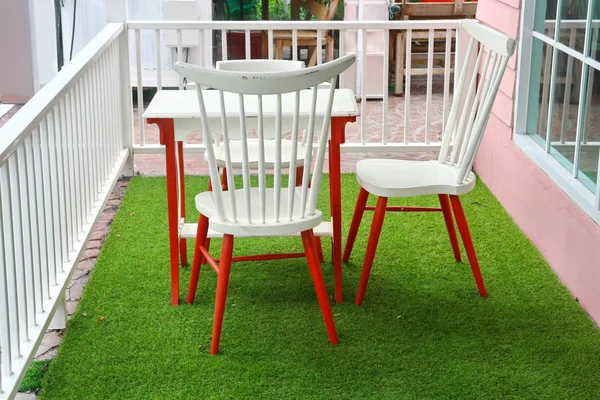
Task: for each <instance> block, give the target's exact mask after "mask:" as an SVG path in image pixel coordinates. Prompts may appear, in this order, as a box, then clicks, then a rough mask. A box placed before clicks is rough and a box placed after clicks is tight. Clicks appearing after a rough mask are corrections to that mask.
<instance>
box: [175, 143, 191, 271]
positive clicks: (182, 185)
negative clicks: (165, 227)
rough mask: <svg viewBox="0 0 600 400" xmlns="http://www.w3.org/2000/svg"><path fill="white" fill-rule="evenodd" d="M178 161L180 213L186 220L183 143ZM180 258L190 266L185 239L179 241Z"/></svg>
mask: <svg viewBox="0 0 600 400" xmlns="http://www.w3.org/2000/svg"><path fill="white" fill-rule="evenodd" d="M177 160H178V161H179V164H178V172H179V198H180V199H181V201H180V205H181V209H180V213H181V218H182V219H183V220H185V179H184V177H185V172H184V169H183V142H181V141H179V142H177ZM179 258H180V259H181V265H188V264H189V263H188V257H187V240H186V239H184V238H180V239H179Z"/></svg>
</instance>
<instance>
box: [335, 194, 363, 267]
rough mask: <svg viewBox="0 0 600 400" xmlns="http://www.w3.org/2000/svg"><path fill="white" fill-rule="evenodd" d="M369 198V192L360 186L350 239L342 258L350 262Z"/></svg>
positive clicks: (349, 234) (347, 241)
mask: <svg viewBox="0 0 600 400" xmlns="http://www.w3.org/2000/svg"><path fill="white" fill-rule="evenodd" d="M368 199H369V192H367V191H366V190H365V189H363V188H360V192H359V193H358V199H357V200H356V207H355V208H354V215H353V216H352V224H351V225H350V232H348V239H347V240H346V247H345V248H344V257H343V258H342V261H343V262H348V260H350V254H352V248H353V247H354V242H355V241H356V235H357V234H358V228H359V227H360V221H362V217H363V214H364V212H365V207H366V206H367V200H368Z"/></svg>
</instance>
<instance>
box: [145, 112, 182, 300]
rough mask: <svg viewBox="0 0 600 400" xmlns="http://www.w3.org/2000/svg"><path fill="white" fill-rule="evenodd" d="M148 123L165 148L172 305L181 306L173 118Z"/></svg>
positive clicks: (151, 120) (155, 119)
mask: <svg viewBox="0 0 600 400" xmlns="http://www.w3.org/2000/svg"><path fill="white" fill-rule="evenodd" d="M147 123H149V124H156V125H158V129H159V131H160V144H162V145H163V146H165V156H166V157H165V158H166V160H165V164H166V175H167V176H166V181H167V207H168V214H167V215H168V220H169V261H170V269H171V304H173V305H177V304H179V215H178V214H179V210H178V209H177V207H178V197H179V195H180V193H179V192H178V190H177V161H176V160H177V159H176V152H177V144H176V143H175V124H174V122H173V119H172V118H148V121H147Z"/></svg>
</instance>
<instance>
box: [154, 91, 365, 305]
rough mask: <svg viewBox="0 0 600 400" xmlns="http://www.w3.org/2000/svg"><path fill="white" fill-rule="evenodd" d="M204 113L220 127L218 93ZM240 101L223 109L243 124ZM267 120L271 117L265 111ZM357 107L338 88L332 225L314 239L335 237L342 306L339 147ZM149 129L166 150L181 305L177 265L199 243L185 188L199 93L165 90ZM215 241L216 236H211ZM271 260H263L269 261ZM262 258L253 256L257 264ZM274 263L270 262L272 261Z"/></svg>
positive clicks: (306, 111)
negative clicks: (190, 244)
mask: <svg viewBox="0 0 600 400" xmlns="http://www.w3.org/2000/svg"><path fill="white" fill-rule="evenodd" d="M328 93H329V91H328V90H322V89H319V90H318V95H317V111H316V113H317V116H324V115H325V110H324V108H325V106H326V104H327V100H326V99H327V95H328ZM203 96H204V103H205V107H206V113H207V115H208V117H209V119H210V121H209V125H210V126H220V118H221V109H220V101H219V97H218V92H217V91H216V90H204V91H203ZM294 96H295V94H293V93H291V94H284V95H282V114H283V117H284V118H283V119H284V121H282V122H283V124H284V126H285V125H287V124H291V118H292V116H293V113H294V105H295V99H294ZM238 99H239V96H238V95H237V94H233V93H226V94H225V108H226V110H227V115H228V118H229V117H231V118H232V119H234V120H236V121H237V120H239V108H238V107H239V100H238ZM256 99H257V97H256V96H250V95H248V96H245V98H244V108H245V113H246V117H247V120H248V121H249V125H248V126H251V121H252V119H256V118H258V115H257V100H256ZM275 102H276V98H275V96H263V110H269V109H273V110H274V109H275V105H276V103H275ZM311 102H312V93H311V91H310V90H305V91H302V92H301V95H300V118H301V119H302V118H304V119H308V116H309V115H310V105H311ZM263 115H264V117H265V118H269V116H270V115H271V114H270V113H268V112H263ZM358 115H359V108H358V106H357V104H356V100H355V96H354V93H353V92H352V91H351V90H349V89H336V90H335V96H334V101H333V108H332V113H331V128H330V131H331V137H330V138H329V174H330V175H329V180H330V206H331V217H332V221H331V222H325V223H324V224H323V225H322V226H321V227H319V228H318V229H316V230H315V235H319V236H331V239H332V240H331V241H332V258H333V267H334V279H335V299H336V302H338V303H339V302H341V301H342V242H341V239H342V220H341V217H342V209H341V199H342V197H341V196H342V195H341V181H340V179H341V176H340V175H341V173H340V172H341V171H340V145H341V144H342V143H344V141H345V134H344V133H345V126H346V123H348V122H354V121H356V117H357V116H358ZM144 118H146V120H147V122H148V123H149V124H152V123H154V124H157V125H158V128H159V130H160V143H161V144H162V145H164V146H165V152H166V172H167V197H168V209H169V214H168V218H169V244H170V246H169V251H170V266H171V302H172V304H179V260H180V258H181V263H182V264H183V265H185V264H187V263H188V261H187V245H186V240H187V239H189V238H195V233H196V224H195V223H194V224H190V223H185V201H184V198H185V187H184V183H183V182H184V181H183V176H184V169H183V140H184V139H185V137H186V136H187V135H188V134H189V133H191V132H192V131H196V130H198V129H199V128H200V109H199V106H198V100H197V96H196V92H195V91H193V90H162V91H160V92H158V93H157V94H156V95H155V96H154V98H153V99H152V101H151V102H150V104H149V106H148V108H147V109H146V112H145V113H144ZM211 235H212V236H213V237H215V236H216V234H215V233H209V237H210V236H211ZM268 256H272V255H265V257H268ZM258 257H260V256H256V257H254V259H260V258H258ZM270 259H272V257H270Z"/></svg>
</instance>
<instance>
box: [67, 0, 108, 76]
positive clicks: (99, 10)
mask: <svg viewBox="0 0 600 400" xmlns="http://www.w3.org/2000/svg"><path fill="white" fill-rule="evenodd" d="M75 2H77V10H76V15H75V36H74V39H73V57H75V55H76V54H77V53H78V52H79V50H81V49H82V48H83V47H84V46H85V45H86V44H88V43H89V42H90V40H92V38H93V37H94V36H96V35H97V34H98V32H100V31H101V30H102V28H104V26H106V0H63V4H64V7H62V26H63V43H64V55H65V64H66V63H67V62H68V61H69V52H70V50H71V36H72V34H73V7H74V5H75Z"/></svg>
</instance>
